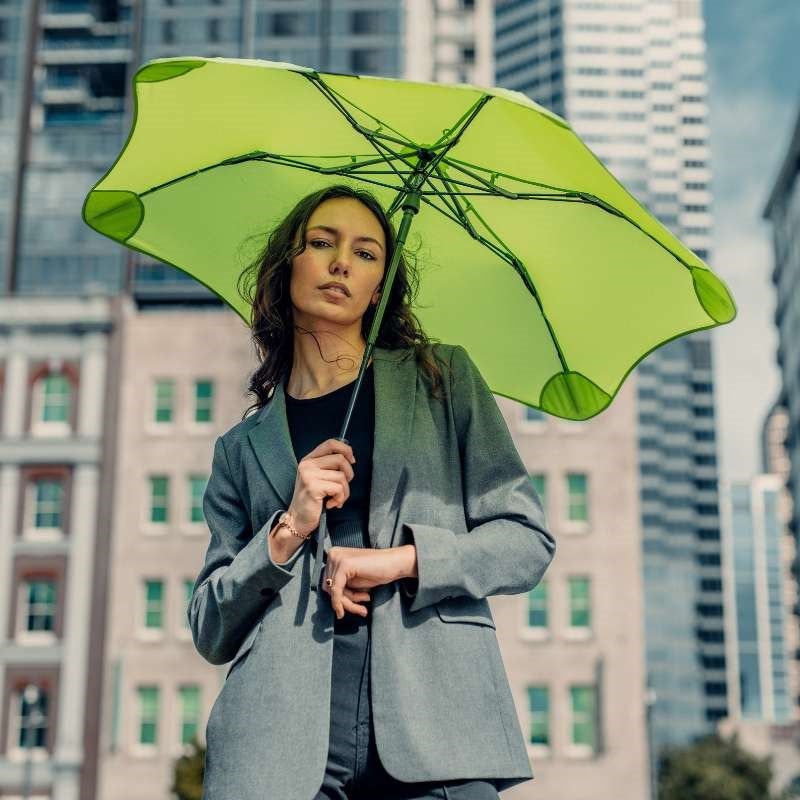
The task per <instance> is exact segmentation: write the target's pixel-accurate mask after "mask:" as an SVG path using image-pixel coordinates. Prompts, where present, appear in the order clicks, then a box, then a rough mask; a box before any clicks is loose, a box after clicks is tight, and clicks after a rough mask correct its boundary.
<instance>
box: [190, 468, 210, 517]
mask: <svg viewBox="0 0 800 800" xmlns="http://www.w3.org/2000/svg"><path fill="white" fill-rule="evenodd" d="M207 484H208V478H206V477H202V476H198V475H190V476H189V497H190V504H189V522H204V521H205V515H204V514H203V494H204V493H205V490H206V485H207Z"/></svg>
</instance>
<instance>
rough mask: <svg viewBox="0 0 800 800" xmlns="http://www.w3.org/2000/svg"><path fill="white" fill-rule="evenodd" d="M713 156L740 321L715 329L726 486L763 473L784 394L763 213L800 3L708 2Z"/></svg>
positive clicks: (798, 83)
mask: <svg viewBox="0 0 800 800" xmlns="http://www.w3.org/2000/svg"><path fill="white" fill-rule="evenodd" d="M704 16H705V21H706V42H707V48H708V72H709V104H710V122H711V150H712V172H713V178H712V192H713V205H712V212H713V221H714V230H713V234H714V235H713V250H712V254H711V258H710V264H709V265H710V266H711V267H712V268H713V269H714V271H715V272H717V273H718V274H719V275H720V276H721V277H722V278H723V280H724V281H725V282H726V284H727V285H728V287H729V288H730V290H731V292H732V293H733V296H734V300H735V301H736V305H737V311H738V314H737V317H736V319H734V321H733V322H731V323H730V324H728V325H723V326H721V327H719V328H716V329H714V332H713V334H712V337H713V348H714V358H715V371H716V385H715V392H716V401H717V410H718V417H717V434H718V439H719V456H720V459H721V474H720V477H721V479H722V480H746V479H748V478H750V477H751V476H752V475H754V474H755V473H757V472H759V471H760V469H761V451H760V445H761V442H760V435H761V426H762V424H763V420H764V416H765V414H766V413H767V411H768V410H769V407H770V405H771V404H772V403H773V401H774V399H775V397H776V396H777V393H778V390H779V386H780V376H779V372H778V366H777V363H776V351H777V344H778V339H777V332H776V329H775V324H774V322H773V313H774V308H775V293H774V287H773V286H772V283H771V281H770V273H771V271H772V268H773V264H774V260H773V253H772V244H771V235H772V228H771V225H770V224H769V223H768V222H767V221H766V220H763V219H762V216H761V215H762V213H763V209H764V206H765V204H766V201H767V198H768V196H769V192H770V190H771V188H772V185H773V183H774V180H775V177H776V176H777V173H778V169H779V168H780V165H781V163H782V161H783V156H784V154H785V153H786V148H787V146H788V142H789V137H790V135H791V132H792V129H793V127H794V123H795V120H796V118H797V114H798V113H800V2H799V1H798V0H704Z"/></svg>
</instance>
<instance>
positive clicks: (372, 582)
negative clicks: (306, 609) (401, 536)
mask: <svg viewBox="0 0 800 800" xmlns="http://www.w3.org/2000/svg"><path fill="white" fill-rule="evenodd" d="M412 548H413V545H405V546H403V547H385V548H378V549H376V548H374V547H331V548H330V550H328V558H327V561H326V562H325V570H324V573H323V577H322V588H323V589H324V590H325V591H326V592H327V593H328V594H329V595H330V596H331V605H332V606H333V610H334V613H335V614H336V617H337V619H341V618H342V617H343V616H344V612H345V611H350V612H352V613H355V614H360V615H361V616H362V617H366V616H367V609H366V607H365V606H363V605H360V604H359V602H357V601H369V600H370V599H371V597H370V595H369V592H368V591H365V590H367V589H372V588H373V587H374V586H380V585H382V584H384V583H391V582H392V581H396V580H398V579H400V578H405V577H413V576H414V574H415V572H416V570H415V569H414V567H415V565H416V549H414V551H413V553H412V552H411V549H412ZM411 557H413V562H412V558H411ZM327 578H332V579H333V585H331V586H328V584H327V580H326V579H327Z"/></svg>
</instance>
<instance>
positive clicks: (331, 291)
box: [322, 287, 347, 300]
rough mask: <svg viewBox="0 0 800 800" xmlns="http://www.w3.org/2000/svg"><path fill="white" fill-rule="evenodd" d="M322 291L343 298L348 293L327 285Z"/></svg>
mask: <svg viewBox="0 0 800 800" xmlns="http://www.w3.org/2000/svg"><path fill="white" fill-rule="evenodd" d="M322 291H323V292H325V293H326V294H327V295H328V296H329V297H338V298H340V299H342V300H345V299H346V298H347V295H346V294H345V293H344V292H342V291H340V290H339V289H332V288H330V287H325V288H324V289H323V290H322Z"/></svg>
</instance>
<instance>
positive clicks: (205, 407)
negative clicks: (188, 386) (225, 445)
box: [194, 381, 214, 422]
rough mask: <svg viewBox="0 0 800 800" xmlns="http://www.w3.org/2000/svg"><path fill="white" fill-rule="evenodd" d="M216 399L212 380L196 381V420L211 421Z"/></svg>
mask: <svg viewBox="0 0 800 800" xmlns="http://www.w3.org/2000/svg"><path fill="white" fill-rule="evenodd" d="M213 401H214V385H213V383H212V382H211V381H195V384H194V421H195V422H211V421H212V416H213V414H212V411H213Z"/></svg>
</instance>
